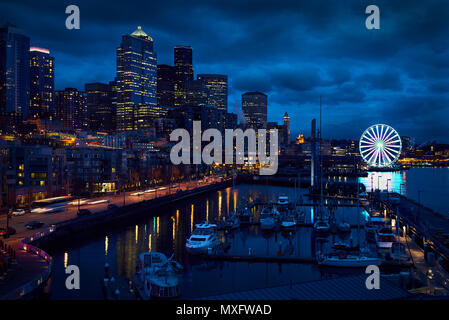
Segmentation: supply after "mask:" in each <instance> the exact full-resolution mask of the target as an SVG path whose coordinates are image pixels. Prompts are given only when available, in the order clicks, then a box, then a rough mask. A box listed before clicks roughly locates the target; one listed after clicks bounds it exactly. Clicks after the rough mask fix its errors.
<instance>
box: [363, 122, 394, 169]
mask: <svg viewBox="0 0 449 320" xmlns="http://www.w3.org/2000/svg"><path fill="white" fill-rule="evenodd" d="M359 150H360V155H361V156H362V158H363V159H364V160H365V161H366V163H367V164H368V165H370V166H371V167H379V168H380V167H390V166H392V165H393V164H394V163H395V162H396V161H397V160H398V158H399V156H400V155H401V150H402V142H401V137H400V136H399V134H398V133H397V132H396V130H394V129H393V128H392V127H390V126H388V125H386V124H375V125H372V126H371V127H369V128H368V129H366V130H365V131H364V132H363V134H362V136H361V137H360V142H359Z"/></svg>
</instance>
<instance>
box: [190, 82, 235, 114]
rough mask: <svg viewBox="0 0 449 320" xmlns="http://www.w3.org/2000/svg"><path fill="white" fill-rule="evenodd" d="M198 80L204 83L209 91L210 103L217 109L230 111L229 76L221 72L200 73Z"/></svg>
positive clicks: (208, 100) (208, 101)
mask: <svg viewBox="0 0 449 320" xmlns="http://www.w3.org/2000/svg"><path fill="white" fill-rule="evenodd" d="M197 79H198V81H200V82H202V83H203V86H204V88H205V89H206V92H207V101H206V103H207V104H208V105H211V106H213V107H214V108H215V109H217V110H220V111H223V112H227V111H228V76H226V75H221V74H199V75H197Z"/></svg>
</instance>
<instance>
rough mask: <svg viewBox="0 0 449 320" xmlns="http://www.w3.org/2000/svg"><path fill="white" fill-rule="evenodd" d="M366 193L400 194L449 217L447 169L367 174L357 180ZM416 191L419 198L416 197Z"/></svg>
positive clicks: (448, 173)
mask: <svg viewBox="0 0 449 320" xmlns="http://www.w3.org/2000/svg"><path fill="white" fill-rule="evenodd" d="M359 181H360V182H361V183H363V184H364V185H365V186H366V188H367V190H368V191H371V190H373V189H374V190H377V189H380V190H387V189H388V190H389V191H390V192H392V191H393V192H397V193H401V194H403V195H404V196H406V197H409V198H411V199H413V200H415V201H421V203H422V204H423V205H425V206H427V207H429V208H432V209H433V210H435V211H437V212H440V213H441V214H445V215H448V216H449V209H448V206H447V199H449V168H410V169H409V170H405V171H400V172H369V173H368V177H362V178H359ZM418 191H420V192H419V196H418Z"/></svg>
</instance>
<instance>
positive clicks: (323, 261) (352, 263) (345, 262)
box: [318, 254, 381, 268]
mask: <svg viewBox="0 0 449 320" xmlns="http://www.w3.org/2000/svg"><path fill="white" fill-rule="evenodd" d="M318 264H319V265H320V266H326V267H344V268H365V267H367V266H369V265H377V266H378V265H380V264H381V259H379V258H375V257H368V256H365V255H351V254H345V255H338V254H330V255H325V256H322V257H319V259H318Z"/></svg>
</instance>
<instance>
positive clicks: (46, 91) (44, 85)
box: [29, 47, 55, 119]
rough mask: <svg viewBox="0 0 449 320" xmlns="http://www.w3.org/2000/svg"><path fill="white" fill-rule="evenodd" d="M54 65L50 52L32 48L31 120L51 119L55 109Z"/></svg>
mask: <svg viewBox="0 0 449 320" xmlns="http://www.w3.org/2000/svg"><path fill="white" fill-rule="evenodd" d="M54 63H55V59H54V58H53V57H52V56H50V51H49V50H47V49H43V48H37V47H31V48H30V112H29V118H31V119H50V118H51V113H52V112H53V108H54V85H55V78H54V69H55V68H54Z"/></svg>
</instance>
